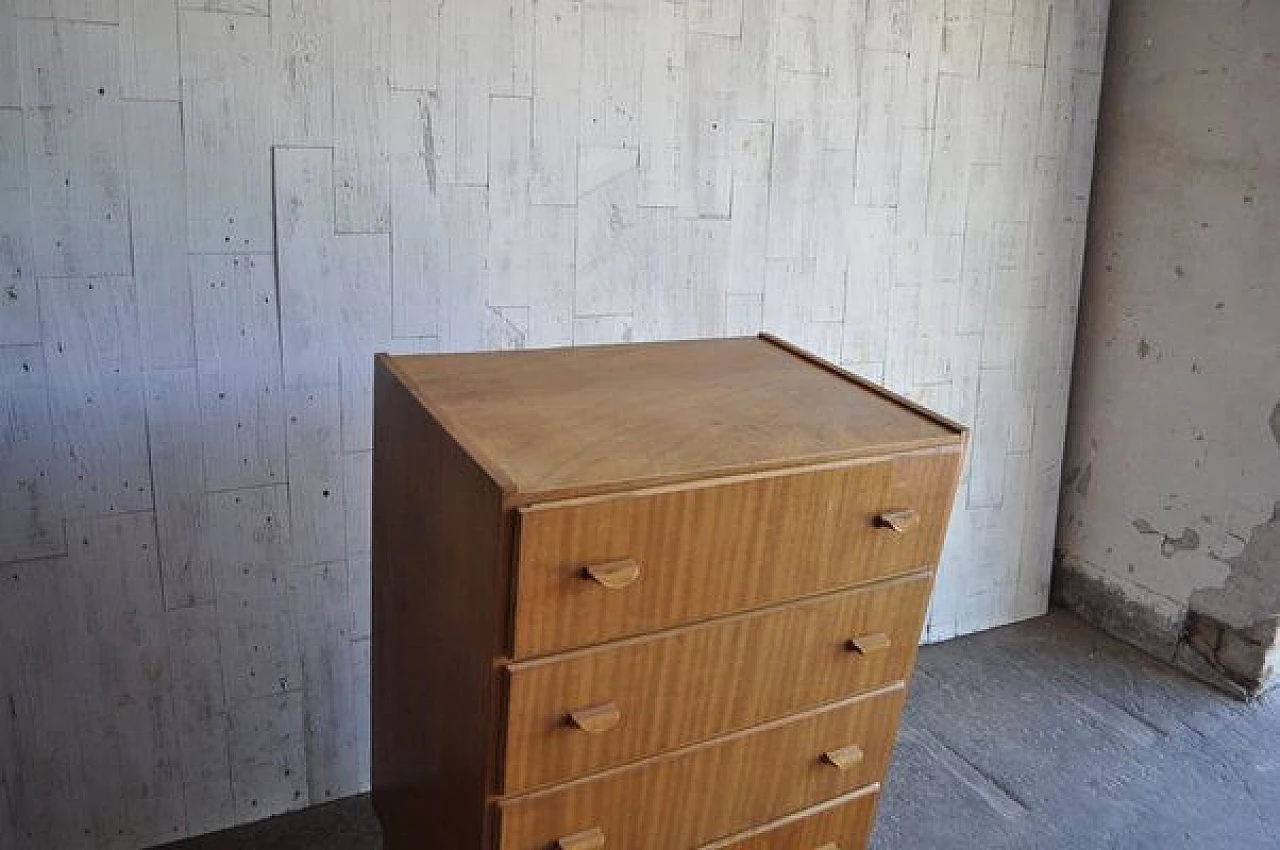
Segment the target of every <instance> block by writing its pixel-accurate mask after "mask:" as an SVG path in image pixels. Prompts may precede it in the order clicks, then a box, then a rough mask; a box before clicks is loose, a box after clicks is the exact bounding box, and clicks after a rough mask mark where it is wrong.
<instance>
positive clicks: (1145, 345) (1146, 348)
mask: <svg viewBox="0 0 1280 850" xmlns="http://www.w3.org/2000/svg"><path fill="white" fill-rule="evenodd" d="M1150 353H1151V343H1149V342H1147V341H1146V340H1145V339H1140V340H1138V356H1139V357H1143V358H1145V357H1146V356H1147V355H1148V354H1150Z"/></svg>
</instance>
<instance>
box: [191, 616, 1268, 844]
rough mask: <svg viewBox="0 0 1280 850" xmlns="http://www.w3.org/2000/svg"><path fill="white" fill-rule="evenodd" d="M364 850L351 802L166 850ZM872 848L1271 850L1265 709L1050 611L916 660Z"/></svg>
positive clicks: (371, 840) (358, 801)
mask: <svg viewBox="0 0 1280 850" xmlns="http://www.w3.org/2000/svg"><path fill="white" fill-rule="evenodd" d="M380 846H381V841H380V839H379V836H378V827H377V823H376V820H375V819H374V817H373V813H372V810H371V809H370V807H369V803H368V798H367V797H358V798H353V799H351V800H344V801H342V802H339V803H335V804H332V805H328V806H322V807H318V808H314V809H308V810H306V811H304V812H299V813H295V814H290V815H284V816H281V817H278V818H273V819H272V820H269V821H264V822H262V823H259V824H254V825H252V826H248V827H243V828H240V829H236V830H230V831H228V832H223V833H218V834H216V835H210V836H205V837H202V838H197V839H192V840H189V841H184V842H179V843H177V844H171V845H167V847H168V850H231V848H236V850H268V848H269V850H339V848H341V850H377V848H379V847H380ZM874 846H875V848H876V850H903V849H904V848H906V849H907V850H932V848H956V850H959V849H960V848H973V849H974V850H978V848H981V850H994V848H1063V850H1066V848H1123V850H1142V849H1143V848H1161V850H1170V849H1171V848H1196V849H1197V850H1204V849H1205V848H1230V850H1252V848H1280V692H1275V691H1273V692H1272V694H1271V695H1270V696H1268V697H1265V698H1263V699H1261V700H1259V701H1257V702H1255V703H1252V704H1244V703H1240V702H1236V701H1234V700H1232V699H1230V698H1228V697H1225V696H1223V695H1221V694H1219V693H1218V692H1216V691H1213V690H1211V689H1209V688H1208V687H1205V686H1203V685H1200V684H1198V683H1196V682H1193V681H1191V680H1189V679H1187V678H1185V677H1184V676H1183V675H1182V674H1180V673H1178V672H1176V671H1174V670H1172V669H1170V668H1169V667H1166V666H1164V665H1163V664H1161V663H1159V662H1156V661H1153V660H1152V659H1150V658H1148V657H1147V656H1145V655H1143V654H1141V653H1139V652H1137V651H1136V650H1133V649H1131V648H1129V647H1127V646H1125V645H1123V644H1120V643H1118V642H1116V641H1114V640H1112V639H1111V638H1108V637H1107V636H1106V635H1104V634H1102V633H1101V632H1098V631H1095V630H1094V629H1091V628H1089V627H1088V626H1086V625H1085V624H1084V623H1082V622H1081V621H1080V620H1078V619H1076V618H1075V617H1074V616H1072V615H1071V614H1068V613H1066V612H1063V611H1054V612H1052V613H1051V614H1050V615H1049V616H1047V617H1042V618H1039V619H1036V620H1031V621H1028V622H1025V623H1021V624H1018V625H1015V626H1009V627H1006V628H1002V629H995V630H993V631H990V632H986V633H984V634H980V635H974V636H971V637H967V638H960V639H958V640H954V641H950V642H948V643H945V644H942V645H940V646H934V647H927V648H925V649H924V650H922V651H921V653H920V664H919V668H918V670H917V674H916V678H915V681H914V683H913V685H912V692H911V699H910V701H909V703H908V706H907V715H906V720H905V724H904V728H903V732H902V735H901V737H900V739H899V742H898V747H897V750H896V753H895V757H894V763H893V769H892V771H891V774H890V777H889V780H888V782H887V783H886V791H885V796H884V801H883V803H882V805H881V809H880V818H879V822H878V825H877V829H876V836H875V844H874ZM424 850H453V848H424ZM802 850H803V849H802Z"/></svg>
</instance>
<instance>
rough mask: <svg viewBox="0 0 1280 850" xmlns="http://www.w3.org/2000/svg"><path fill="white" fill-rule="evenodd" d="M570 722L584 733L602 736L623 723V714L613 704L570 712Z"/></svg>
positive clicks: (607, 703) (608, 703)
mask: <svg viewBox="0 0 1280 850" xmlns="http://www.w3.org/2000/svg"><path fill="white" fill-rule="evenodd" d="M569 722H570V724H571V725H572V726H573V727H574V728H575V729H578V730H580V731H582V732H590V733H591V734H593V735H600V734H602V733H604V732H610V731H612V730H614V729H616V728H617V727H618V724H619V723H621V722H622V712H621V711H619V710H618V706H616V705H614V704H613V703H611V702H606V703H604V704H602V705H594V706H592V707H591V708H581V709H578V710H577V711H571V712H569Z"/></svg>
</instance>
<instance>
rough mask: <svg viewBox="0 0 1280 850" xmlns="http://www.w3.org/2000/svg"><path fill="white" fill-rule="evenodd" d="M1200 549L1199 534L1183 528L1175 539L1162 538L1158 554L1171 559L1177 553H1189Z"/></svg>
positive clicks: (1193, 530)
mask: <svg viewBox="0 0 1280 850" xmlns="http://www.w3.org/2000/svg"><path fill="white" fill-rule="evenodd" d="M1199 548H1200V533H1199V532H1198V531H1196V530H1195V529H1194V528H1184V529H1182V533H1181V534H1179V535H1178V536H1177V537H1170V536H1169V535H1167V534H1166V535H1165V536H1164V540H1162V541H1160V554H1161V555H1164V556H1165V557H1166V558H1172V557H1173V556H1174V555H1176V554H1177V553H1179V552H1191V551H1193V550H1195V549H1199Z"/></svg>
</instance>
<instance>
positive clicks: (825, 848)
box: [818, 841, 840, 850]
mask: <svg viewBox="0 0 1280 850" xmlns="http://www.w3.org/2000/svg"><path fill="white" fill-rule="evenodd" d="M818 850H840V845H839V844H836V843H835V842H834V841H831V842H828V843H827V844H823V845H822V846H821V847H819V848H818Z"/></svg>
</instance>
